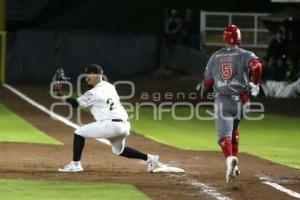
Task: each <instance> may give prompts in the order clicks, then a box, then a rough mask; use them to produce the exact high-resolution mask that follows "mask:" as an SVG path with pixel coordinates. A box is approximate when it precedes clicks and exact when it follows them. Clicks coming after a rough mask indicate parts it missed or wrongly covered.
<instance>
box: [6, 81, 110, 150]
mask: <svg viewBox="0 0 300 200" xmlns="http://www.w3.org/2000/svg"><path fill="white" fill-rule="evenodd" d="M3 87H5V88H6V89H8V90H9V91H11V92H12V93H14V94H15V95H17V96H19V97H20V98H22V99H23V100H25V101H27V102H28V103H29V104H31V105H32V106H34V107H36V108H38V109H39V110H41V111H43V112H45V113H46V114H48V115H50V116H51V117H52V118H54V119H56V120H58V121H61V122H62V123H64V124H66V125H68V126H70V127H72V128H74V129H77V128H79V125H78V124H76V123H74V122H71V121H70V120H68V119H66V118H64V117H63V116H61V115H58V114H56V113H54V112H52V111H51V110H49V109H48V108H46V107H45V106H43V105H41V104H39V103H37V102H36V101H34V100H33V99H31V98H30V97H28V96H27V95H25V94H23V93H22V92H20V91H19V90H17V89H15V88H14V87H12V86H10V85H8V84H6V83H4V84H3ZM96 140H98V141H99V142H102V143H104V144H107V145H110V142H109V141H108V140H105V139H96Z"/></svg>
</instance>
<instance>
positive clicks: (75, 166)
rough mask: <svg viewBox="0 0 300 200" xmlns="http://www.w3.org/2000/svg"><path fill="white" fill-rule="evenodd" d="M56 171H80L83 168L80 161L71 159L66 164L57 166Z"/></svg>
mask: <svg viewBox="0 0 300 200" xmlns="http://www.w3.org/2000/svg"><path fill="white" fill-rule="evenodd" d="M58 171H59V172H82V171H83V168H82V166H81V162H80V161H77V162H74V161H71V162H70V163H69V164H67V165H66V166H64V167H62V168H59V169H58Z"/></svg>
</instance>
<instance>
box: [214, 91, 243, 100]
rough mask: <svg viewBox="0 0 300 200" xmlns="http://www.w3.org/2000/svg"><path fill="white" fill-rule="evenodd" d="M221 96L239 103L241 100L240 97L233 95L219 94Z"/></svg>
mask: <svg viewBox="0 0 300 200" xmlns="http://www.w3.org/2000/svg"><path fill="white" fill-rule="evenodd" d="M219 95H220V96H223V97H229V98H231V99H232V100H235V101H239V100H240V99H241V97H240V95H232V94H226V93H219Z"/></svg>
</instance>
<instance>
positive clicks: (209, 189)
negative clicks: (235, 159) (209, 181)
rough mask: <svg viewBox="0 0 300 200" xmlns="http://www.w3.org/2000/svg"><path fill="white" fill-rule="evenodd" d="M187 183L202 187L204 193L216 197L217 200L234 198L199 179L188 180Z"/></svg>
mask: <svg viewBox="0 0 300 200" xmlns="http://www.w3.org/2000/svg"><path fill="white" fill-rule="evenodd" d="M187 183H188V184H189V185H191V186H194V187H198V188H200V189H201V191H202V192H203V193H205V194H207V195H209V196H211V197H213V198H214V199H217V200H232V199H231V198H229V197H227V196H224V195H223V194H221V193H219V192H218V191H217V190H216V189H215V188H213V187H211V186H209V185H206V184H204V183H201V182H199V181H196V180H188V181H187Z"/></svg>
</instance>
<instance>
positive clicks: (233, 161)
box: [226, 156, 238, 183]
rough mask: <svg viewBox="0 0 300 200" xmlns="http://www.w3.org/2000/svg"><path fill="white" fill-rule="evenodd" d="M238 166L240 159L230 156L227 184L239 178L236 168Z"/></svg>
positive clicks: (227, 163) (227, 162)
mask: <svg viewBox="0 0 300 200" xmlns="http://www.w3.org/2000/svg"><path fill="white" fill-rule="evenodd" d="M237 164H238V159H237V157H235V156H228V157H227V159H226V165H227V171H226V182H227V183H232V182H234V181H235V178H236V177H237V174H236V171H235V169H236V166H237Z"/></svg>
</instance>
